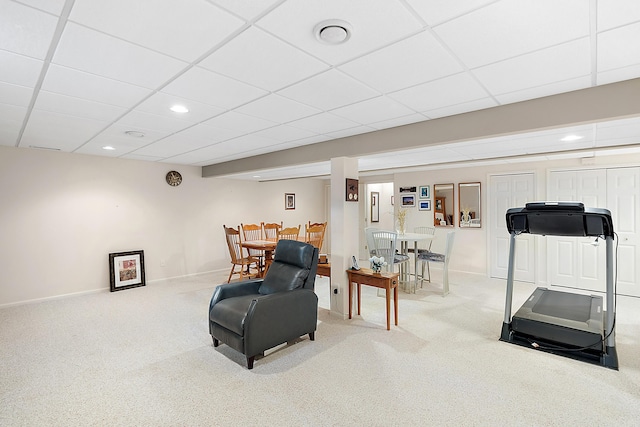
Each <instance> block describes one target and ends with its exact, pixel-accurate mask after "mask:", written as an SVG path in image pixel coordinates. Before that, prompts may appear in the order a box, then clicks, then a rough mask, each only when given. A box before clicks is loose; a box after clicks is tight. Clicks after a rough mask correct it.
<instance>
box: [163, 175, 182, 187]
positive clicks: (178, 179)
mask: <svg viewBox="0 0 640 427" xmlns="http://www.w3.org/2000/svg"><path fill="white" fill-rule="evenodd" d="M166 179H167V184H169V185H170V186H172V187H177V186H178V185H180V184H181V183H182V175H180V172H176V171H170V172H167V177H166Z"/></svg>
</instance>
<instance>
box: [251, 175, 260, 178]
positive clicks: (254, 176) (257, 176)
mask: <svg viewBox="0 0 640 427" xmlns="http://www.w3.org/2000/svg"><path fill="white" fill-rule="evenodd" d="M252 178H260V175H253V177H252Z"/></svg>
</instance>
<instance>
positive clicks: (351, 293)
mask: <svg viewBox="0 0 640 427" xmlns="http://www.w3.org/2000/svg"><path fill="white" fill-rule="evenodd" d="M352 307H353V282H351V280H349V319H351V308H352Z"/></svg>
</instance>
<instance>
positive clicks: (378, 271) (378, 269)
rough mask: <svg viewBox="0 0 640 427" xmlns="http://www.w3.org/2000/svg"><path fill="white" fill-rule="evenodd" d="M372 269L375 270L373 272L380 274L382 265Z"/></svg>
mask: <svg viewBox="0 0 640 427" xmlns="http://www.w3.org/2000/svg"><path fill="white" fill-rule="evenodd" d="M372 270H373V274H380V267H376V266H374V267H373V268H372Z"/></svg>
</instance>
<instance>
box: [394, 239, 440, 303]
mask: <svg viewBox="0 0 640 427" xmlns="http://www.w3.org/2000/svg"><path fill="white" fill-rule="evenodd" d="M434 237H435V235H433V234H422V233H404V234H400V233H398V241H399V242H400V253H402V254H405V255H407V254H408V252H409V251H408V249H409V243H410V242H413V268H414V270H413V271H414V272H415V274H414V277H415V280H414V281H413V288H412V289H411V288H409V287H407V286H405V289H404V290H405V291H407V292H415V291H416V287H417V284H418V242H424V241H428V240H433V238H434ZM400 268H401V269H403V267H402V265H401V266H400ZM401 271H402V270H401ZM402 277H403V282H404V283H406V284H408V285H410V284H411V283H412V282H411V281H410V280H407V278H410V277H411V271H408V272H403V274H402Z"/></svg>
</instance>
